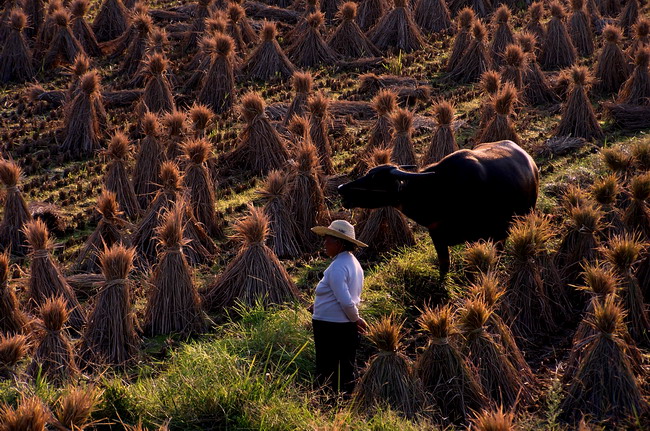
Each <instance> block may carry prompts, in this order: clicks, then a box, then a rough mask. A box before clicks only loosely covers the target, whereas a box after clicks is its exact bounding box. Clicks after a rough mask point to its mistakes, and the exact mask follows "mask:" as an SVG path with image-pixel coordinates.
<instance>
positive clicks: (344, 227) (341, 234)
mask: <svg viewBox="0 0 650 431" xmlns="http://www.w3.org/2000/svg"><path fill="white" fill-rule="evenodd" d="M311 230H312V232H314V233H315V234H316V235H320V236H325V235H331V236H333V237H336V238H339V239H343V240H345V241H350V242H351V243H352V244H354V245H358V246H359V247H368V244H365V243H363V242H361V241H358V240H357V239H356V238H355V235H354V226H352V225H351V224H350V223H348V222H347V221H345V220H334V221H333V222H332V223H331V224H330V225H329V227H325V226H315V227H313V228H311Z"/></svg>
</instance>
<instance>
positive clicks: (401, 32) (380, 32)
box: [368, 0, 425, 53]
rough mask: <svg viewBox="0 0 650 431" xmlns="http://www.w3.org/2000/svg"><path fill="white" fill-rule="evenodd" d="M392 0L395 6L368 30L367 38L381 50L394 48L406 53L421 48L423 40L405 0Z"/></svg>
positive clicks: (385, 50)
mask: <svg viewBox="0 0 650 431" xmlns="http://www.w3.org/2000/svg"><path fill="white" fill-rule="evenodd" d="M393 2H394V4H395V7H394V8H393V9H392V10H391V11H389V12H388V13H386V14H385V15H383V16H382V17H381V18H380V19H379V21H378V22H377V24H375V25H374V26H373V27H372V28H371V29H370V30H369V31H368V38H369V39H370V41H371V42H372V43H373V44H374V45H375V46H376V47H377V48H378V49H379V50H380V51H382V52H387V51H388V50H389V49H394V50H396V51H404V52H406V53H408V52H411V51H415V50H418V49H420V48H422V46H423V45H424V44H425V41H424V38H423V37H422V34H421V33H420V29H419V28H418V26H417V24H416V23H415V20H414V19H413V14H412V12H411V10H410V9H409V8H408V7H407V6H406V0H393Z"/></svg>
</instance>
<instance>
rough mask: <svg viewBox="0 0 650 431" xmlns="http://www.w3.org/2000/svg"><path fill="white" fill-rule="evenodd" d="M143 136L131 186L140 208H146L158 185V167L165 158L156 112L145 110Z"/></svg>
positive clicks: (142, 121) (142, 123)
mask: <svg viewBox="0 0 650 431" xmlns="http://www.w3.org/2000/svg"><path fill="white" fill-rule="evenodd" d="M140 126H141V128H142V133H144V138H142V139H141V140H140V148H139V150H138V154H137V156H136V159H135V168H134V169H133V187H134V189H135V193H136V195H137V196H138V203H139V204H140V208H147V206H148V205H149V204H150V203H151V200H152V199H153V196H154V193H156V190H157V189H158V187H159V185H160V167H161V166H162V163H163V161H164V160H165V149H164V147H163V144H162V142H161V136H160V133H161V131H160V122H159V121H158V117H157V116H156V114H154V113H152V112H145V113H144V115H143V116H142V120H141V123H140Z"/></svg>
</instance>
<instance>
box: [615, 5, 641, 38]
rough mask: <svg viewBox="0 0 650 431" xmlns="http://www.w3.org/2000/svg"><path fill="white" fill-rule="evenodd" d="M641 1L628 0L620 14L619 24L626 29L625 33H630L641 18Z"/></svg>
mask: <svg viewBox="0 0 650 431" xmlns="http://www.w3.org/2000/svg"><path fill="white" fill-rule="evenodd" d="M639 9H640V8H639V2H638V0H628V1H626V2H625V7H624V8H623V10H622V11H621V14H620V15H619V16H618V19H617V21H618V22H617V24H618V26H619V27H620V28H622V29H625V34H626V35H629V34H630V33H631V30H632V29H633V28H634V24H636V23H637V21H638V19H639Z"/></svg>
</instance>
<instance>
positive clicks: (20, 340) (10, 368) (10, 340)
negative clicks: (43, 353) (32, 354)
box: [0, 334, 29, 380]
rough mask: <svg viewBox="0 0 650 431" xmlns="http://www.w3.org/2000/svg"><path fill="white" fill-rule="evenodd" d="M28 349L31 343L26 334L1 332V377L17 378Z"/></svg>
mask: <svg viewBox="0 0 650 431" xmlns="http://www.w3.org/2000/svg"><path fill="white" fill-rule="evenodd" d="M28 351H29V345H28V344H27V337H26V336H25V335H6V336H5V335H3V334H0V379H2V380H13V379H16V378H17V377H18V375H19V373H20V365H21V363H22V362H23V360H24V359H25V357H26V356H27V352H28Z"/></svg>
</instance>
